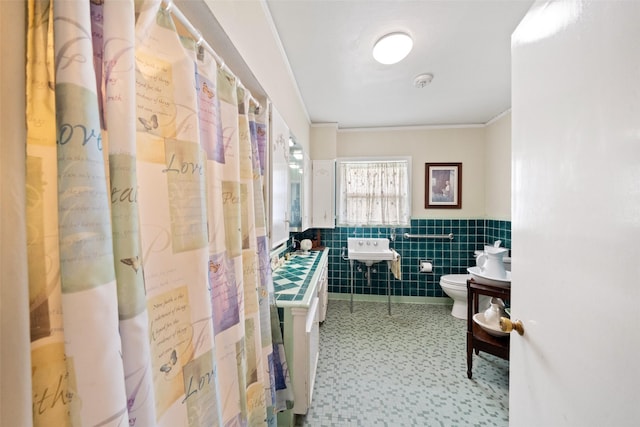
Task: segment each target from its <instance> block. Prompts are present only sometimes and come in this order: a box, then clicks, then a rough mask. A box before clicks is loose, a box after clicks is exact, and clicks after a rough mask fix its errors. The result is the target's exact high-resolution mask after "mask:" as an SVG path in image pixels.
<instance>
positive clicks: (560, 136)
mask: <svg viewBox="0 0 640 427" xmlns="http://www.w3.org/2000/svg"><path fill="white" fill-rule="evenodd" d="M512 61H513V62H512V71H513V73H512V88H513V89H512V101H513V102H512V144H513V146H512V156H513V159H512V160H513V163H512V166H513V182H512V202H513V204H512V209H513V211H512V227H513V230H512V239H513V240H512V241H513V248H512V249H513V257H512V275H513V276H512V277H513V282H512V315H513V317H514V318H519V319H522V321H523V323H524V328H525V334H524V336H519V335H517V334H515V333H514V334H512V335H511V366H510V411H509V418H510V424H511V425H512V426H551V427H556V426H580V427H582V426H631V425H635V426H637V425H640V363H639V362H638V361H639V360H640V2H637V1H624V2H623V1H557V2H553V1H541V2H538V3H536V4H534V6H533V7H532V9H531V10H530V11H529V13H528V15H527V16H526V17H525V18H524V20H523V21H522V22H521V24H520V25H519V27H518V28H517V29H516V31H515V32H514V34H513V37H512Z"/></svg>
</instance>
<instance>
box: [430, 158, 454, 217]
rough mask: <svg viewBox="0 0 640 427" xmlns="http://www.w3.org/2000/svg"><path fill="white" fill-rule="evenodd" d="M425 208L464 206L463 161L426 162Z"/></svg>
mask: <svg viewBox="0 0 640 427" xmlns="http://www.w3.org/2000/svg"><path fill="white" fill-rule="evenodd" d="M424 177H425V182H424V199H425V201H424V207H425V209H461V208H462V163H425V164H424Z"/></svg>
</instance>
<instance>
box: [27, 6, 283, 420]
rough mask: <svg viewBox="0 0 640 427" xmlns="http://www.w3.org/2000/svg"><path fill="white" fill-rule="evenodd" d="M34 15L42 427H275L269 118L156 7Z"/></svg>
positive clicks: (31, 69)
mask: <svg viewBox="0 0 640 427" xmlns="http://www.w3.org/2000/svg"><path fill="white" fill-rule="evenodd" d="M136 3H138V2H136ZM28 12H29V30H28V31H29V32H28V35H27V40H28V58H27V67H26V72H27V96H28V101H27V124H28V132H27V133H28V141H27V194H28V202H27V212H26V217H27V223H28V235H27V239H28V242H27V243H28V263H29V295H30V301H29V305H30V312H31V344H32V345H31V360H32V362H31V363H32V378H31V384H32V391H33V393H32V400H33V424H34V425H35V426H51V425H56V426H88V425H100V426H122V425H129V426H145V427H146V426H167V427H169V426H170V427H176V426H188V427H197V426H263V425H264V426H275V425H276V413H277V412H278V411H280V410H283V409H286V406H287V404H290V400H291V395H292V393H291V387H290V384H289V382H288V377H286V375H279V373H283V372H287V369H286V360H285V359H284V351H283V347H282V337H281V335H280V329H279V327H278V319H277V311H276V310H275V303H274V298H273V283H272V281H271V271H270V264H269V262H268V247H269V245H268V244H267V238H266V228H265V219H264V203H263V200H264V199H263V197H264V195H263V193H262V188H263V187H262V179H263V176H262V173H263V171H264V164H263V163H262V164H261V162H260V160H261V159H260V158H259V153H260V152H261V150H262V151H264V149H263V148H260V147H264V145H265V143H266V135H267V134H268V129H267V120H266V118H267V117H268V114H267V110H266V108H263V107H260V106H258V105H257V104H255V103H254V102H253V101H252V98H251V96H250V94H249V93H248V92H247V91H246V90H245V89H244V88H242V86H240V85H239V82H238V81H237V79H236V78H235V76H233V74H231V73H230V72H228V71H227V70H222V69H220V68H219V67H218V66H217V64H216V62H215V60H214V59H213V56H212V55H210V52H209V51H208V50H206V51H205V50H203V49H202V46H201V45H197V44H196V43H194V41H193V40H189V39H187V38H185V37H184V34H182V33H180V34H179V33H178V30H177V28H176V24H175V22H174V19H173V16H172V15H171V10H166V8H163V7H162V4H161V2H160V1H159V0H153V1H144V2H141V3H140V4H139V7H138V9H137V10H135V9H134V2H133V0H122V1H106V2H102V1H91V2H87V1H84V0H82V1H81V0H78V1H74V0H65V1H62V0H55V1H53V2H52V1H50V0H30V1H29V2H28Z"/></svg>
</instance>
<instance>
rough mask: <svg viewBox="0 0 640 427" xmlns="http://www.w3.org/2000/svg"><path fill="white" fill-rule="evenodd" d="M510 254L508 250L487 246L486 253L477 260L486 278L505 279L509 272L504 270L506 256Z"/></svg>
mask: <svg viewBox="0 0 640 427" xmlns="http://www.w3.org/2000/svg"><path fill="white" fill-rule="evenodd" d="M507 252H509V249H507V248H497V247H495V246H485V247H484V252H483V253H481V254H480V255H478V257H477V258H476V265H477V266H478V267H479V268H480V272H481V273H482V274H484V275H485V276H488V277H492V278H496V279H505V278H506V277H507V270H505V268H504V256H505V255H506V254H507Z"/></svg>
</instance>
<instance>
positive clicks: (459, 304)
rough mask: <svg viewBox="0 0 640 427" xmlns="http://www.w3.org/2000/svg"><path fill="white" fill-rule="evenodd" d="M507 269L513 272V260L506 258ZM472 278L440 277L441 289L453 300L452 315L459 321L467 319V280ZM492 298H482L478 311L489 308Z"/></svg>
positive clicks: (465, 275) (452, 275)
mask: <svg viewBox="0 0 640 427" xmlns="http://www.w3.org/2000/svg"><path fill="white" fill-rule="evenodd" d="M504 266H505V269H507V270H509V271H510V270H511V258H509V257H504ZM469 278H471V275H469V274H447V275H444V276H442V277H440V287H441V288H442V290H443V291H444V293H445V294H447V296H448V297H449V298H451V299H452V300H453V307H452V308H451V315H452V316H453V317H457V318H458V319H465V320H466V318H467V280H468V279H469ZM490 300H491V298H489V297H487V296H480V303H479V307H478V310H479V311H483V310H485V309H486V308H487V307H489V301H490Z"/></svg>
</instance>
